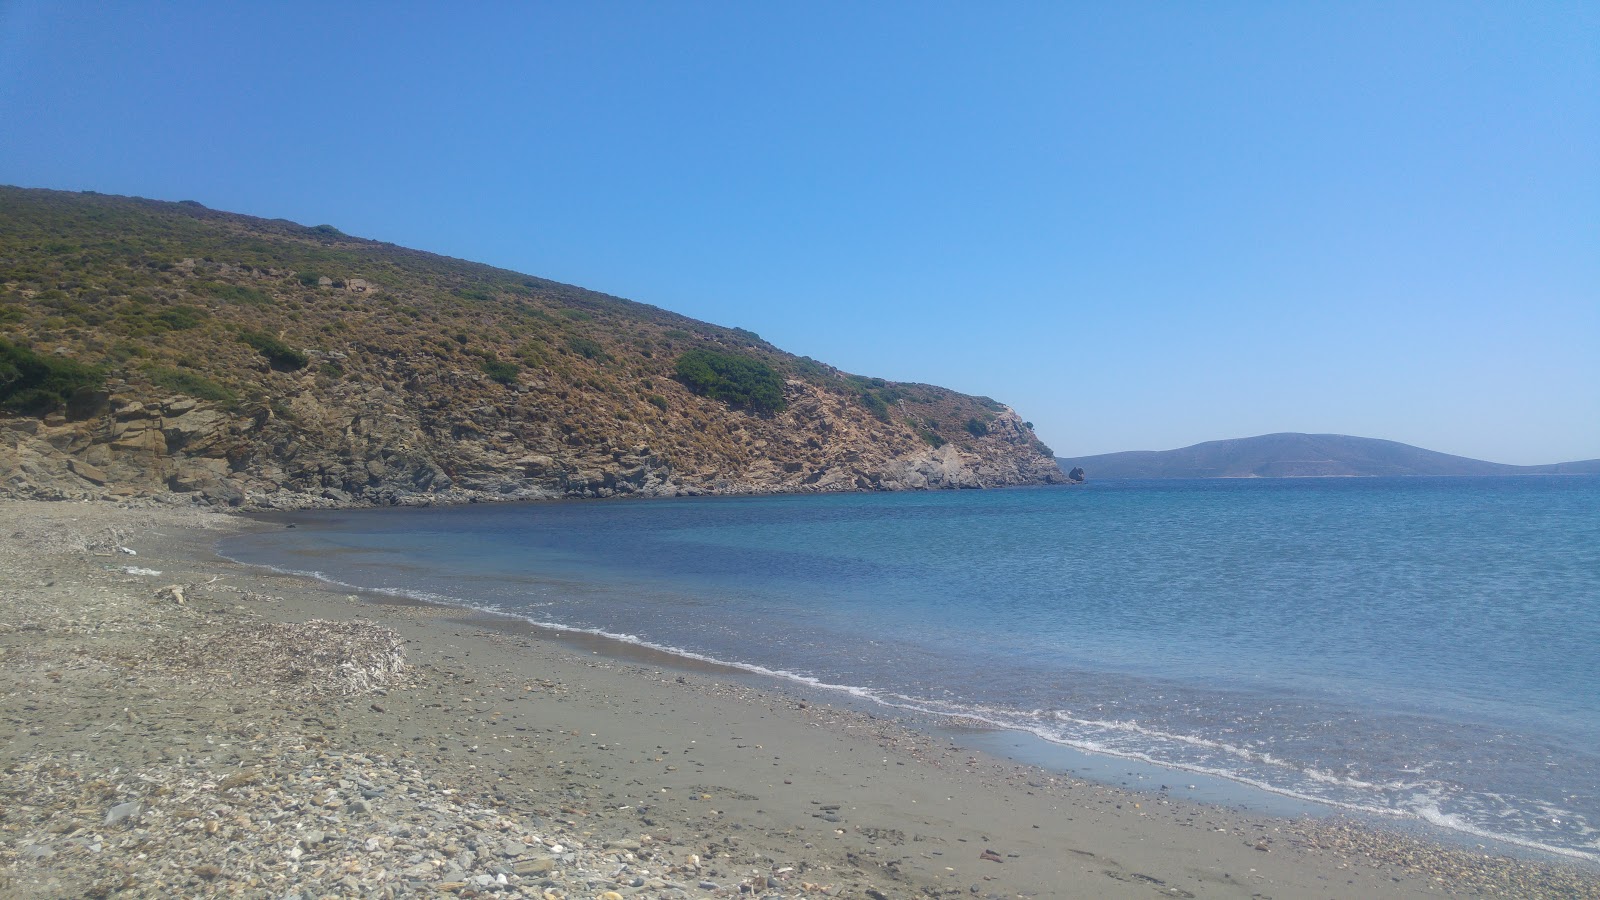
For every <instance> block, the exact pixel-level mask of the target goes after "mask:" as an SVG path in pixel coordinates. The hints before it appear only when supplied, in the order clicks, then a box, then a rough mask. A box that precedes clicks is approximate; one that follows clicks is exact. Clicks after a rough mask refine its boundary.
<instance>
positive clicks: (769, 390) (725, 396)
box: [676, 350, 784, 413]
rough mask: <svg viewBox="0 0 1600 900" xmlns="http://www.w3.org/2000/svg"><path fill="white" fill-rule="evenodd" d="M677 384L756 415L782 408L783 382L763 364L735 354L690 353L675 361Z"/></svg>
mask: <svg viewBox="0 0 1600 900" xmlns="http://www.w3.org/2000/svg"><path fill="white" fill-rule="evenodd" d="M676 368H677V373H678V380H680V381H682V382H683V383H684V385H685V386H686V387H688V388H689V390H691V391H694V392H695V393H697V394H701V395H704V396H706V397H710V398H712V399H713V400H721V401H722V402H724V403H727V404H728V405H730V406H740V407H745V408H748V409H752V410H755V411H756V412H759V413H773V412H777V411H778V410H780V409H783V407H784V401H783V380H782V379H781V378H779V377H778V373H777V372H774V371H773V370H772V367H771V366H769V365H767V364H766V363H764V362H762V361H760V360H758V359H752V358H750V357H748V356H742V355H739V354H736V353H723V352H721V351H717V350H690V351H689V352H688V353H685V354H683V355H682V356H680V357H678V362H677V366H676Z"/></svg>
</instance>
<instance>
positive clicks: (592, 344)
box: [567, 335, 606, 359]
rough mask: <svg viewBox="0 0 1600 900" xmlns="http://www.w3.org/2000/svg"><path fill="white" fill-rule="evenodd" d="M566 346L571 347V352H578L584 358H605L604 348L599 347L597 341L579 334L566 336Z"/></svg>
mask: <svg viewBox="0 0 1600 900" xmlns="http://www.w3.org/2000/svg"><path fill="white" fill-rule="evenodd" d="M567 346H568V347H571V348H572V352H573V353H576V354H578V355H579V356H581V357H583V358H584V359H605V358H606V351H605V348H603V347H601V346H600V344H599V343H598V342H596V341H594V340H593V339H591V338H586V337H583V336H581V335H573V336H572V337H569V338H567Z"/></svg>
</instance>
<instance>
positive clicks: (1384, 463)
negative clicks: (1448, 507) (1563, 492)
mask: <svg viewBox="0 0 1600 900" xmlns="http://www.w3.org/2000/svg"><path fill="white" fill-rule="evenodd" d="M1056 462H1057V463H1058V464H1060V466H1061V469H1062V471H1064V472H1065V471H1071V470H1072V469H1077V468H1081V469H1083V471H1084V473H1085V475H1086V476H1087V477H1088V478H1091V479H1100V478H1334V477H1359V476H1368V477H1370V476H1378V475H1588V474H1597V473H1600V459H1590V460H1584V461H1581V462H1566V463H1554V464H1551V465H1545V466H1512V465H1506V464H1504V463H1494V462H1485V461H1484V460H1481V459H1469V458H1467V457H1465V456H1452V455H1450V454H1448V453H1439V452H1436V451H1433V450H1424V449H1422V448H1421V447H1413V446H1411V445H1409V444H1401V443H1399V442H1396V441H1385V440H1379V439H1376V438H1363V437H1350V436H1348V435H1343V434H1299V433H1283V434H1263V435H1260V436H1258V437H1248V438H1235V439H1233V440H1226V441H1206V442H1205V443H1203V444H1195V445H1194V446H1192V447H1183V448H1181V449H1178V450H1130V451H1124V452H1122V453H1102V454H1100V455H1098V456H1079V457H1075V458H1070V459H1068V458H1062V457H1057V458H1056Z"/></svg>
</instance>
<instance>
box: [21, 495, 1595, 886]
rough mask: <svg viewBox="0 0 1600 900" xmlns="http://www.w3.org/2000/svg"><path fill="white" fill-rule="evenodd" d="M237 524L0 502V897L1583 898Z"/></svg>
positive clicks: (1466, 858) (1403, 843)
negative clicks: (530, 615)
mask: <svg viewBox="0 0 1600 900" xmlns="http://www.w3.org/2000/svg"><path fill="white" fill-rule="evenodd" d="M249 527H262V526H260V525H258V524H255V523H252V522H250V521H249V520H246V519H243V518H240V517H230V516H225V515H221V514H217V513H211V512H206V511H201V510H198V509H190V508H186V507H151V508H123V507H120V506H117V505H113V504H110V503H66V502H62V503H31V502H8V503H5V504H0V534H3V535H5V538H4V540H3V541H0V718H3V720H4V723H5V732H4V733H5V735H6V736H5V739H4V741H3V742H0V771H3V773H4V779H3V783H0V794H3V796H0V896H5V897H62V898H65V897H112V896H126V897H178V896H183V897H188V896H243V897H272V898H290V897H299V898H303V900H309V898H313V897H315V898H321V897H396V896H422V897H426V896H434V895H436V894H440V893H448V894H453V895H455V896H461V897H506V898H512V897H527V898H541V900H542V898H602V900H618V898H624V897H648V898H658V897H660V898H669V897H670V898H677V897H740V896H746V897H768V898H775V897H785V898H795V897H871V898H879V900H881V898H886V897H894V898H899V897H936V896H949V897H957V896H961V897H981V898H991V897H993V898H1013V897H1140V898H1148V897H1153V896H1166V897H1274V898H1301V897H1305V898H1310V897H1411V896H1421V895H1433V896H1437V895H1440V894H1462V895H1485V896H1506V897H1600V872H1597V871H1596V870H1595V869H1594V868H1593V867H1586V866H1583V865H1580V864H1574V863H1566V862H1562V861H1545V860H1539V859H1531V858H1526V857H1518V856H1513V855H1510V854H1508V853H1507V852H1506V850H1505V848H1502V847H1492V846H1491V847H1481V848H1474V847H1471V846H1466V847H1447V846H1442V845H1439V844H1435V843H1430V842H1428V841H1425V840H1420V839H1416V838H1413V837H1409V836H1407V835H1405V834H1401V833H1397V832H1394V833H1392V832H1388V831H1385V830H1381V829H1374V828H1371V827H1368V826H1366V825H1362V824H1358V823H1352V822H1344V821H1341V820H1339V819H1316V820H1294V821H1291V820H1282V819H1274V818H1271V817H1266V816H1262V815H1255V814H1251V813H1248V812H1242V811H1239V810H1234V809H1227V808H1220V807H1213V806H1206V805H1200V804H1196V803H1192V802H1189V801H1185V800H1181V799H1177V798H1174V797H1169V796H1165V795H1163V794H1162V793H1161V792H1159V791H1155V792H1133V791H1129V790H1126V789H1123V788H1120V787H1111V786H1106V785H1102V784H1097V783H1093V782H1087V781H1081V780H1078V779H1075V778H1072V777H1070V776H1067V775H1064V774H1061V773H1052V772H1048V771H1044V770H1040V769H1036V768H1032V767H1029V766H1025V765H1020V764H1018V763H1015V762H1012V761H1009V760H1006V759H1002V758H998V757H992V756H988V755H985V754H983V753H979V752H975V751H972V750H969V749H964V748H963V747H961V746H957V745H955V744H952V743H951V742H950V740H948V739H947V738H945V737H939V736H936V733H935V732H928V731H919V730H917V729H914V728H910V727H907V726H906V725H905V724H904V723H901V722H898V721H894V720H890V719H888V718H885V717H883V716H877V715H872V714H869V713H867V712H863V711H860V710H852V709H849V708H846V707H844V706H840V705H836V704H830V703H828V702H827V701H828V698H827V697H825V696H818V695H815V694H814V693H813V694H807V693H805V692H804V691H802V690H799V689H798V688H797V687H792V686H785V685H781V684H776V683H774V684H772V685H759V684H753V683H752V682H751V681H750V679H749V678H748V677H747V676H743V675H741V674H739V673H732V672H722V671H718V670H716V669H715V668H711V667H707V666H697V665H690V664H687V663H685V662H684V661H681V660H676V659H674V658H671V657H667V656H665V655H652V654H649V653H646V652H642V651H639V650H637V649H636V648H635V649H628V648H624V647H621V646H617V645H610V644H608V643H606V642H603V641H599V640H577V639H572V638H559V637H555V636H552V635H548V634H544V633H540V632H537V631H535V630H533V629H531V628H528V627H526V626H518V625H516V624H515V623H513V622H509V621H507V620H504V619H498V618H495V617H491V616H487V615H481V614H475V613H467V612H464V611H461V610H453V609H446V608H439V607H426V606H417V605H405V604H398V603H394V602H383V601H381V600H380V598H375V597H373V598H363V597H360V596H357V595H352V594H350V593H348V592H347V591H343V590H337V589H332V588H330V587H329V586H327V585H324V584H322V583H319V582H316V581H314V580H311V579H306V578H302V577H298V576H286V575H278V574H274V573H270V572H265V571H261V570H256V569H250V568H246V567H244V566H240V565H237V564H234V563H232V562H229V561H227V560H223V559H220V558H218V557H217V556H215V554H214V553H213V552H212V550H211V547H212V545H213V543H214V541H215V540H216V539H217V538H218V537H219V536H221V535H222V534H224V533H227V531H228V530H230V529H239V528H249ZM130 551H131V552H130ZM1175 777H1180V778H1181V776H1175Z"/></svg>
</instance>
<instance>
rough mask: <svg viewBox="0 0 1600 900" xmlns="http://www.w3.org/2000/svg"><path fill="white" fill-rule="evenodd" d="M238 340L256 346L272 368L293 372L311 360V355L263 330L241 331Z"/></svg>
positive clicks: (302, 367)
mask: <svg viewBox="0 0 1600 900" xmlns="http://www.w3.org/2000/svg"><path fill="white" fill-rule="evenodd" d="M239 340H241V341H243V342H244V343H246V344H249V345H250V346H252V347H254V348H256V350H257V352H259V353H260V354H261V355H262V356H265V357H266V358H267V361H268V362H270V363H272V367H273V368H274V369H279V370H281V371H285V372H293V371H295V370H297V369H304V368H305V367H306V365H307V364H309V363H310V362H311V357H309V356H307V355H305V354H304V353H302V352H300V351H299V350H296V349H294V348H293V347H290V346H289V345H288V344H285V343H284V342H283V341H280V340H278V339H277V338H275V337H273V336H272V335H270V334H266V333H264V332H260V331H241V332H239Z"/></svg>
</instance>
